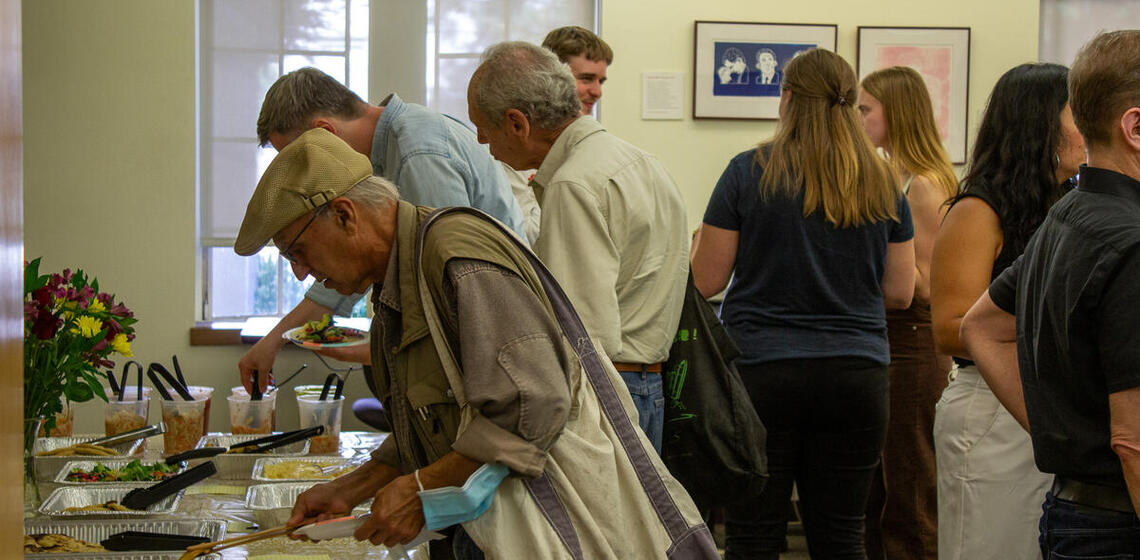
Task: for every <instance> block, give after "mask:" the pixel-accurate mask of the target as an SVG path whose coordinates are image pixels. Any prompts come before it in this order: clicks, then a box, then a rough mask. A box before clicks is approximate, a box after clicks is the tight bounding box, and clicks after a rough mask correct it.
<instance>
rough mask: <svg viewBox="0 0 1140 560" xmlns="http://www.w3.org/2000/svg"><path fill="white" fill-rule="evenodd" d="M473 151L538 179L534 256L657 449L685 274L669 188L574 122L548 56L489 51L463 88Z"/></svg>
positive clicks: (602, 132) (651, 165) (605, 136)
mask: <svg viewBox="0 0 1140 560" xmlns="http://www.w3.org/2000/svg"><path fill="white" fill-rule="evenodd" d="M467 103H468V116H469V117H470V118H471V122H473V123H475V127H476V131H477V133H478V136H479V141H480V142H483V143H486V144H489V145H490V148H491V154H492V155H494V156H495V158H496V159H498V160H500V161H503V162H505V163H507V164H508V165H510V166H511V167H514V168H515V169H531V168H537V169H538V172H537V173H536V174H535V175H534V178H533V179H531V186H532V187H533V188H534V191H535V194H536V195H537V197H538V202H539V205H540V206H541V207H542V225H541V227H540V228H539V231H540V232H541V233H540V235H539V237H538V240H537V241H536V242H535V243H534V251H535V253H537V254H538V256H539V258H541V259H542V261H543V262H544V263H545V264H546V266H547V267H549V269H550V271H551V272H552V273H553V274H554V276H555V278H557V279H558V281H559V282H560V283H561V284H562V287H563V288H564V289H565V290H566V293H567V295H569V296H570V299H571V301H572V302H573V303H574V307H575V308H577V309H578V312H579V314H580V315H581V317H582V322H583V323H585V326H586V330H587V331H588V332H589V333H590V336H592V337H593V338H594V339H595V340H596V341H597V342H598V344H599V346H600V347H601V348H602V349H604V350H605V353H606V355H607V356H608V357H609V358H610V359H611V360H613V362H614V365H615V366H616V367H617V370H618V371H619V372H621V375H622V378H623V380H624V381H625V382H626V385H627V386H628V387H629V390H630V394H631V395H632V396H633V400H634V403H635V404H636V406H637V410H638V413H639V417H640V418H639V424H640V425H641V428H642V430H644V431H645V433H646V435H647V436H648V437H649V439H650V441H652V442H653V445H654V447H655V448H656V449H657V450H658V451H660V449H661V430H662V423H663V420H664V410H663V407H664V404H663V403H664V399H663V394H662V383H661V363H662V362H663V361H665V359H666V358H667V357H668V355H669V347H670V345H671V344H672V342H673V337H674V335H675V334H676V330H677V322H678V320H679V318H680V315H681V301H682V296H683V294H684V291H685V282H686V277H687V276H688V270H689V260H688V255H689V234H688V232H687V230H686V227H687V226H686V224H687V220H686V218H685V206H684V202H683V200H682V199H681V193H680V191H679V190H678V189H677V185H676V184H675V183H674V182H673V179H672V178H671V177H670V176H669V173H668V172H666V171H665V168H664V166H662V165H661V162H660V161H658V160H657V158H655V157H653V156H652V155H650V154H648V153H646V152H645V151H643V150H641V149H639V148H637V147H636V146H633V145H631V144H629V143H628V142H625V141H623V140H621V139H619V138H617V137H616V136H614V135H612V134H610V133H609V132H607V131H606V129H605V128H603V127H602V125H600V124H599V123H598V122H597V121H595V120H594V119H593V118H590V117H588V116H580V114H579V103H578V97H577V92H576V88H575V84H574V77H573V76H572V75H571V73H570V71H569V69H568V68H567V67H566V65H564V64H562V63H561V62H559V60H558V59H557V58H556V57H555V56H554V54H552V53H551V52H550V51H548V50H546V49H543V48H541V47H538V46H537V45H532V44H530V43H525V42H507V43H500V44H498V45H494V46H492V47H491V48H490V49H488V50H487V52H486V53H484V55H483V61H482V63H481V64H480V65H479V68H478V69H476V70H475V74H474V75H473V76H472V77H471V83H470V84H469V85H468V88H467Z"/></svg>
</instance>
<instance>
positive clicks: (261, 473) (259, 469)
mask: <svg viewBox="0 0 1140 560" xmlns="http://www.w3.org/2000/svg"><path fill="white" fill-rule="evenodd" d="M348 461H349V459H346V458H344V457H338V456H335V455H331V456H327V457H322V456H317V457H264V458H261V459H258V460H257V461H255V462H254V463H253V480H255V481H257V482H274V483H281V482H327V481H329V480H332V479H334V478H336V477H338V476H340V475H342V474H347V473H348V472H351V469H350V470H348V471H345V472H338V473H332V474H330V475H329V476H325V477H317V476H309V477H305V476H300V477H297V478H271V477H268V476H265V467H267V466H270V465H278V464H281V463H285V462H299V463H315V464H318V465H321V464H323V465H342V464H344V463H347V462H348Z"/></svg>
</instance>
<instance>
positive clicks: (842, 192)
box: [756, 49, 900, 228]
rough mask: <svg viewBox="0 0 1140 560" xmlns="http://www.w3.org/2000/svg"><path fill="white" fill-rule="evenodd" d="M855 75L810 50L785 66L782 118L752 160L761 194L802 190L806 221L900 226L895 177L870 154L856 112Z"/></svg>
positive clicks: (834, 57) (845, 66) (836, 60)
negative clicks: (818, 218) (816, 217)
mask: <svg viewBox="0 0 1140 560" xmlns="http://www.w3.org/2000/svg"><path fill="white" fill-rule="evenodd" d="M856 82H857V80H856V79H855V72H854V71H853V70H852V69H851V65H850V64H847V62H846V61H844V60H843V59H842V58H840V56H839V55H837V54H835V53H833V52H831V51H827V50H823V49H811V50H808V51H805V52H803V53H802V54H799V55H796V56H795V57H793V58H792V60H791V61H789V62H788V64H787V66H785V67H784V83H783V89H785V90H787V92H786V93H787V94H788V95H787V97H786V98H785V99H784V100H783V105H784V107H783V111H782V112H783V114H782V115H781V116H780V125H779V128H778V129H777V130H776V135H775V137H773V138H772V139H771V140H768V141H766V142H764V143H762V144H761V145H760V147H759V148H758V149H757V150H756V157H757V160H758V161H759V163H760V165H761V167H763V169H764V174H763V175H762V176H761V177H760V195H761V197H769V196H794V195H796V194H798V193H799V192H800V191H801V190H802V191H803V197H804V204H803V213H804V216H805V217H806V216H809V215H811V214H812V213H813V212H816V211H822V212H823V216H824V218H825V219H826V220H827V221H828V222H830V223H831V224H832V225H834V226H835V227H839V228H848V227H857V226H861V225H863V224H866V223H869V222H878V221H882V220H886V219H892V220H896V221H897V220H898V219H899V216H898V201H899V196H900V193H899V191H898V179H897V177H896V176H895V174H894V173H893V172H891V170H890V169H889V168H888V167H887V164H886V162H884V161H883V159H882V158H880V157H879V156H878V154H877V153H875V148H874V147H873V146H872V145H871V139H870V138H868V137H867V133H866V132H865V131H864V130H863V125H862V123H861V122H860V120H859V117H858V115H857V114H856V113H855V107H854V103H855V85H856Z"/></svg>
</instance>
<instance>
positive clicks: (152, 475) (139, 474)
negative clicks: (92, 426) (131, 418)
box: [66, 459, 179, 482]
mask: <svg viewBox="0 0 1140 560" xmlns="http://www.w3.org/2000/svg"><path fill="white" fill-rule="evenodd" d="M178 471H179V467H177V466H172V465H167V464H166V463H164V462H162V461H159V462H156V463H153V464H149V465H148V464H145V463H143V462H142V461H139V460H138V459H135V460H134V461H131V462H130V463H127V465H126V466H124V467H123V468H121V469H116V468H111V467H108V466H106V465H103V464H102V463H96V464H95V466H94V467H92V468H91V470H86V469H82V468H75V469H72V470H71V472H69V473H67V478H66V480H68V481H70V482H152V481H156V480H162V479H164V478H167V477H171V476H174V475H176V474H178Z"/></svg>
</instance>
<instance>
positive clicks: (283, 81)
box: [257, 67, 366, 146]
mask: <svg viewBox="0 0 1140 560" xmlns="http://www.w3.org/2000/svg"><path fill="white" fill-rule="evenodd" d="M365 105H366V104H365V103H364V100H363V99H361V98H360V96H358V95H356V94H355V93H353V92H352V90H350V89H348V88H347V87H345V86H344V84H342V83H340V82H338V81H336V78H333V77H332V76H329V75H328V74H325V73H324V72H321V71H320V70H317V69H316V68H311V67H306V68H301V69H300V70H294V71H292V72H289V73H288V74H285V75H284V76H281V77H280V78H278V79H277V81H276V82H274V83H273V85H272V86H270V88H269V91H267V92H265V100H264V101H262V102H261V113H260V114H259V115H258V116H257V140H258V141H259V142H260V143H261V145H262V146H265V145H267V144H269V135H270V134H271V133H277V134H291V133H301V132H304V131H306V130H308V129H309V128H311V126H310V125H309V122H308V121H309V120H310V119H312V118H313V117H316V116H332V117H337V118H339V119H344V120H353V119H356V118H358V117H360V116H361V115H363V114H364V107H365Z"/></svg>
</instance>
